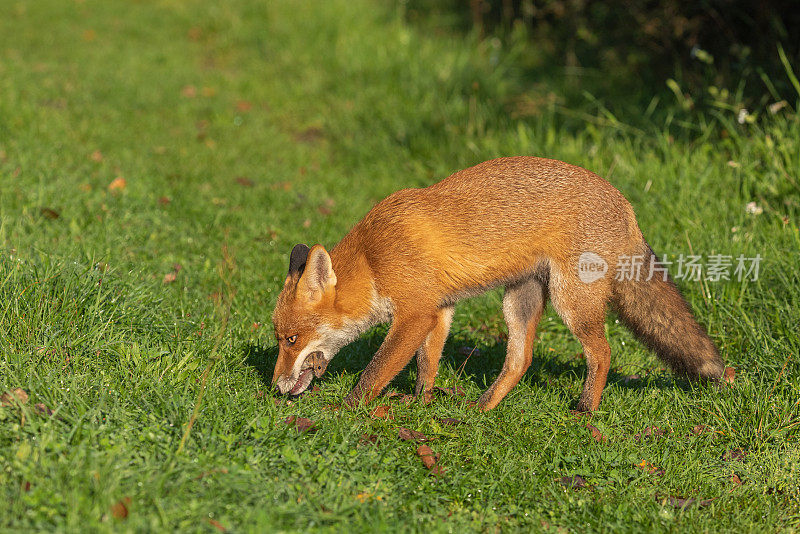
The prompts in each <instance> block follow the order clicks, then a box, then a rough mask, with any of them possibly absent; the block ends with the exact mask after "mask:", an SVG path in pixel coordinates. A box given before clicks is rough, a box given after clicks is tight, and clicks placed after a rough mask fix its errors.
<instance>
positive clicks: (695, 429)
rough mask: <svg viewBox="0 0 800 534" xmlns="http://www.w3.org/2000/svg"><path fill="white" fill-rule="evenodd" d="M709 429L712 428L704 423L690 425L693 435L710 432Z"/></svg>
mask: <svg viewBox="0 0 800 534" xmlns="http://www.w3.org/2000/svg"><path fill="white" fill-rule="evenodd" d="M711 431H712V430H711V429H710V428H709V427H707V426H706V425H694V426H693V427H692V434H694V435H695V436H699V435H700V434H703V433H705V432H711Z"/></svg>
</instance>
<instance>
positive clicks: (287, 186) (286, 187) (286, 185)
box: [269, 182, 292, 191]
mask: <svg viewBox="0 0 800 534" xmlns="http://www.w3.org/2000/svg"><path fill="white" fill-rule="evenodd" d="M269 188H270V189H280V190H281V191H291V190H292V182H275V183H274V184H272V185H271V186H269Z"/></svg>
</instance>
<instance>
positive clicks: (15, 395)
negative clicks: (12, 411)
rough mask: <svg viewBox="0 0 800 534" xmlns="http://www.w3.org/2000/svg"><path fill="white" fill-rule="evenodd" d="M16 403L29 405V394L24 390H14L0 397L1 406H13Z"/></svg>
mask: <svg viewBox="0 0 800 534" xmlns="http://www.w3.org/2000/svg"><path fill="white" fill-rule="evenodd" d="M15 402H17V403H19V404H27V403H28V393H27V392H26V391H25V390H24V389H22V388H14V389H12V390H11V391H6V392H5V393H3V394H2V395H0V404H2V405H3V406H12V405H13V404H14V403H15Z"/></svg>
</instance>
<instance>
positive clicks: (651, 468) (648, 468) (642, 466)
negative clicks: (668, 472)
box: [636, 460, 664, 476]
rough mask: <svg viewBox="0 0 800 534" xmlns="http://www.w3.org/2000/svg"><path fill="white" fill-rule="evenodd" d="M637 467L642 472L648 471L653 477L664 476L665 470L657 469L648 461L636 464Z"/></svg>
mask: <svg viewBox="0 0 800 534" xmlns="http://www.w3.org/2000/svg"><path fill="white" fill-rule="evenodd" d="M636 467H638V468H639V469H641V470H642V471H647V472H648V473H650V474H651V475H658V476H663V475H664V470H663V469H659V468H657V467H656V466H655V465H653V464H651V463H650V462H648V461H647V460H642V461H641V462H639V463H638V464H636Z"/></svg>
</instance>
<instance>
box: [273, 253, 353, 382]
mask: <svg viewBox="0 0 800 534" xmlns="http://www.w3.org/2000/svg"><path fill="white" fill-rule="evenodd" d="M335 300H336V274H335V273H334V272H333V266H332V264H331V257H330V256H329V255H328V252H327V251H326V250H325V248H324V247H323V246H322V245H314V246H313V247H311V248H310V249H309V248H308V247H307V246H306V245H296V246H295V247H294V248H293V249H292V253H291V255H290V258H289V273H288V275H287V276H286V281H285V282H284V284H283V289H282V290H281V293H280V295H278V303H277V305H276V306H275V312H274V313H273V314H272V322H273V325H274V327H275V338H276V339H277V341H278V361H277V362H276V364H275V372H274V373H273V375H272V383H273V385H275V386H276V387H277V388H278V389H279V390H280V392H281V393H290V394H292V395H297V394H300V393H302V392H303V391H305V389H306V388H307V387H308V386H309V384H311V380H312V378H313V377H314V376H317V377H319V376H321V375H322V373H323V372H325V368H326V367H327V364H328V362H329V361H330V360H331V358H333V356H334V355H335V354H336V352H338V351H339V349H340V348H341V347H342V346H343V345H344V344H345V343H347V341H349V340H348V339H344V335H343V332H342V331H341V330H342V329H341V325H342V317H341V314H337V313H336V310H335V308H334V302H335Z"/></svg>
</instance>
